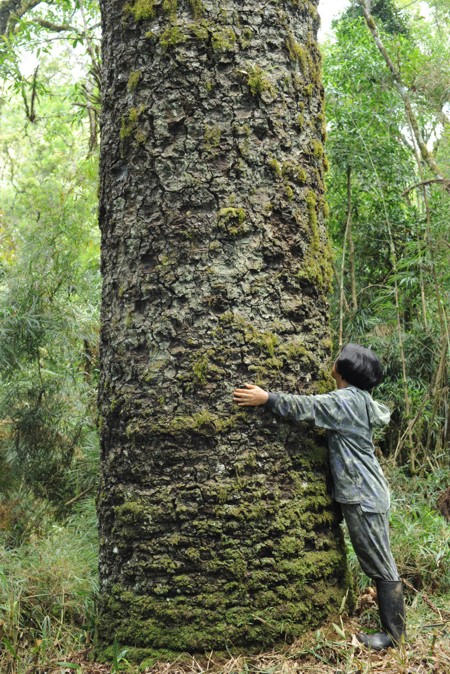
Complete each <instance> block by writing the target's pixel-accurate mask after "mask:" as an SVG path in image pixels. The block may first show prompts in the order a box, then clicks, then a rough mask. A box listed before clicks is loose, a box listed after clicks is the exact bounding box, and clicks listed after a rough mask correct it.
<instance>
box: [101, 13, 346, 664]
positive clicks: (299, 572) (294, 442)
mask: <svg viewBox="0 0 450 674" xmlns="http://www.w3.org/2000/svg"><path fill="white" fill-rule="evenodd" d="M102 15H103V34H104V38H103V40H104V43H103V64H104V65H103V67H104V78H103V97H104V105H103V124H102V150H101V157H102V158H101V205H100V225H101V229H102V236H103V256H102V268H103V276H104V293H103V307H102V346H101V362H102V365H101V367H102V374H101V387H100V413H101V442H102V478H101V487H100V492H99V502H98V512H99V519H100V536H101V556H100V577H101V599H100V621H99V634H100V639H101V640H103V642H109V643H111V641H112V640H113V638H114V637H116V638H117V640H118V641H119V643H120V644H121V645H125V644H126V645H128V646H136V647H140V648H143V649H147V650H148V651H157V650H158V649H171V650H174V651H181V650H189V651H202V650H207V649H212V648H224V647H225V646H227V647H230V646H231V647H233V646H235V647H241V646H246V647H248V646H251V645H255V646H264V645H269V644H273V643H275V642H276V641H279V640H284V639H285V638H288V639H291V638H293V637H294V636H295V635H297V634H298V633H300V632H301V631H302V630H304V629H306V628H308V627H310V626H314V625H317V624H319V623H320V622H321V621H323V620H325V619H326V617H327V616H328V615H330V613H334V612H336V610H337V607H338V606H339V604H340V602H341V600H342V596H343V592H344V590H345V587H344V585H345V581H344V576H345V559H344V552H343V547H342V540H341V536H340V532H339V527H338V525H337V522H336V518H335V516H334V514H333V509H332V505H331V500H330V497H329V496H328V494H327V487H326V477H325V474H326V469H325V463H326V462H325V453H326V452H325V449H324V440H323V438H318V437H316V436H315V435H314V433H313V431H310V430H309V429H307V428H303V427H298V426H297V427H294V426H292V425H290V424H287V423H283V422H280V421H279V420H276V419H274V418H272V416H271V415H270V414H268V413H267V412H264V411H263V410H259V409H258V410H250V411H248V410H247V411H242V410H238V409H237V408H235V407H233V405H232V402H231V391H232V389H233V387H234V386H235V385H239V384H241V383H243V382H244V381H250V380H251V381H253V382H256V383H259V384H260V385H263V386H266V387H269V388H270V389H272V390H277V389H278V390H280V389H283V390H289V391H291V392H295V391H304V392H317V391H322V390H326V388H327V386H328V380H327V378H326V376H325V375H324V370H323V368H324V365H325V362H326V360H327V358H328V357H329V351H330V339H329V331H328V317H327V302H326V293H327V291H328V286H329V280H330V276H331V272H330V260H329V252H328V247H327V243H326V236H325V232H324V226H323V211H324V208H325V203H324V186H323V180H322V175H323V165H324V157H323V148H322V140H323V136H324V120H323V106H322V105H323V100H322V98H323V92H322V84H321V75H320V56H319V53H318V49H317V45H316V32H317V26H318V17H317V12H316V9H315V7H314V4H313V3H311V2H306V0H305V1H303V0H297V1H294V0H290V1H288V0H285V1H280V0H268V2H264V3H261V2H258V1H257V0H228V1H227V2H217V0H182V1H181V0H179V1H178V2H177V1H176V0H164V1H163V2H161V1H160V0H136V1H135V2H134V4H133V2H131V3H129V4H124V2H123V0H103V2H102Z"/></svg>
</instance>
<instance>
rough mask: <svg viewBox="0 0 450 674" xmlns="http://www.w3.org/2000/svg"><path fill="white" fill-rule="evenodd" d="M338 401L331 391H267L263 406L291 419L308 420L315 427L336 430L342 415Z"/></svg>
mask: <svg viewBox="0 0 450 674" xmlns="http://www.w3.org/2000/svg"><path fill="white" fill-rule="evenodd" d="M340 402H341V401H340V400H339V398H338V397H337V396H336V394H335V393H333V392H332V393H325V394H321V395H293V394H290V393H269V399H268V401H267V403H266V405H265V407H266V408H267V409H270V410H272V411H273V412H275V413H276V414H279V415H280V416H281V417H285V418H287V419H292V420H293V421H309V422H312V423H313V424H314V425H315V426H317V428H326V429H327V430H338V429H339V427H340V425H341V422H342V416H343V409H342V406H341V404H340Z"/></svg>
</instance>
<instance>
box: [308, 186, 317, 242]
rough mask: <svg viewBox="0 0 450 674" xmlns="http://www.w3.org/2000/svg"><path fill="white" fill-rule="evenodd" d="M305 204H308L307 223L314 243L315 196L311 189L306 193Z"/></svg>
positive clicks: (315, 239)
mask: <svg viewBox="0 0 450 674" xmlns="http://www.w3.org/2000/svg"><path fill="white" fill-rule="evenodd" d="M306 204H307V206H308V217H309V224H310V226H311V229H312V233H313V239H314V243H317V238H318V231H317V198H316V195H315V194H314V192H313V191H312V190H309V191H308V193H307V195H306Z"/></svg>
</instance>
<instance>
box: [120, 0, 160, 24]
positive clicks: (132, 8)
mask: <svg viewBox="0 0 450 674" xmlns="http://www.w3.org/2000/svg"><path fill="white" fill-rule="evenodd" d="M155 5H156V2H155V0H135V2H134V4H132V5H131V4H129V3H128V4H126V5H125V11H126V12H127V13H129V14H132V15H133V16H134V18H135V20H136V21H145V20H146V19H154V18H155V16H156V10H155Z"/></svg>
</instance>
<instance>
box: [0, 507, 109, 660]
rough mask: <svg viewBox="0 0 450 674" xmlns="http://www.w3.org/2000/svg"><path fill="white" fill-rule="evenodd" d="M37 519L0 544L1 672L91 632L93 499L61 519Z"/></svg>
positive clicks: (94, 562) (81, 640)
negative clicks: (22, 535) (24, 533)
mask: <svg viewBox="0 0 450 674" xmlns="http://www.w3.org/2000/svg"><path fill="white" fill-rule="evenodd" d="M40 524H41V526H40V530H39V531H36V529H35V530H33V531H32V532H31V533H30V535H29V537H28V538H27V539H26V540H24V541H23V542H22V544H21V545H19V546H18V547H15V548H13V547H10V546H9V545H8V544H7V543H6V544H5V542H3V544H2V545H0V626H1V627H0V644H1V646H2V651H1V654H0V670H1V671H2V672H5V673H6V672H14V673H16V672H17V673H19V672H22V671H26V669H27V667H29V666H30V665H31V664H37V662H38V661H40V660H42V659H45V658H47V657H50V656H51V657H53V656H56V655H57V654H58V653H59V652H61V653H64V652H67V651H68V649H70V648H71V647H77V646H79V645H80V644H83V643H88V642H89V641H90V638H91V632H92V629H93V624H94V616H95V606H94V604H95V594H96V590H97V531H96V520H95V508H94V503H93V501H92V500H86V501H84V502H82V503H79V504H78V505H77V506H76V509H75V511H74V513H73V514H72V515H71V516H70V517H69V518H68V519H67V520H66V521H65V522H64V523H58V522H56V521H55V520H53V519H52V518H51V516H49V515H43V521H42V522H41V523H40ZM22 668H23V670H22Z"/></svg>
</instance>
